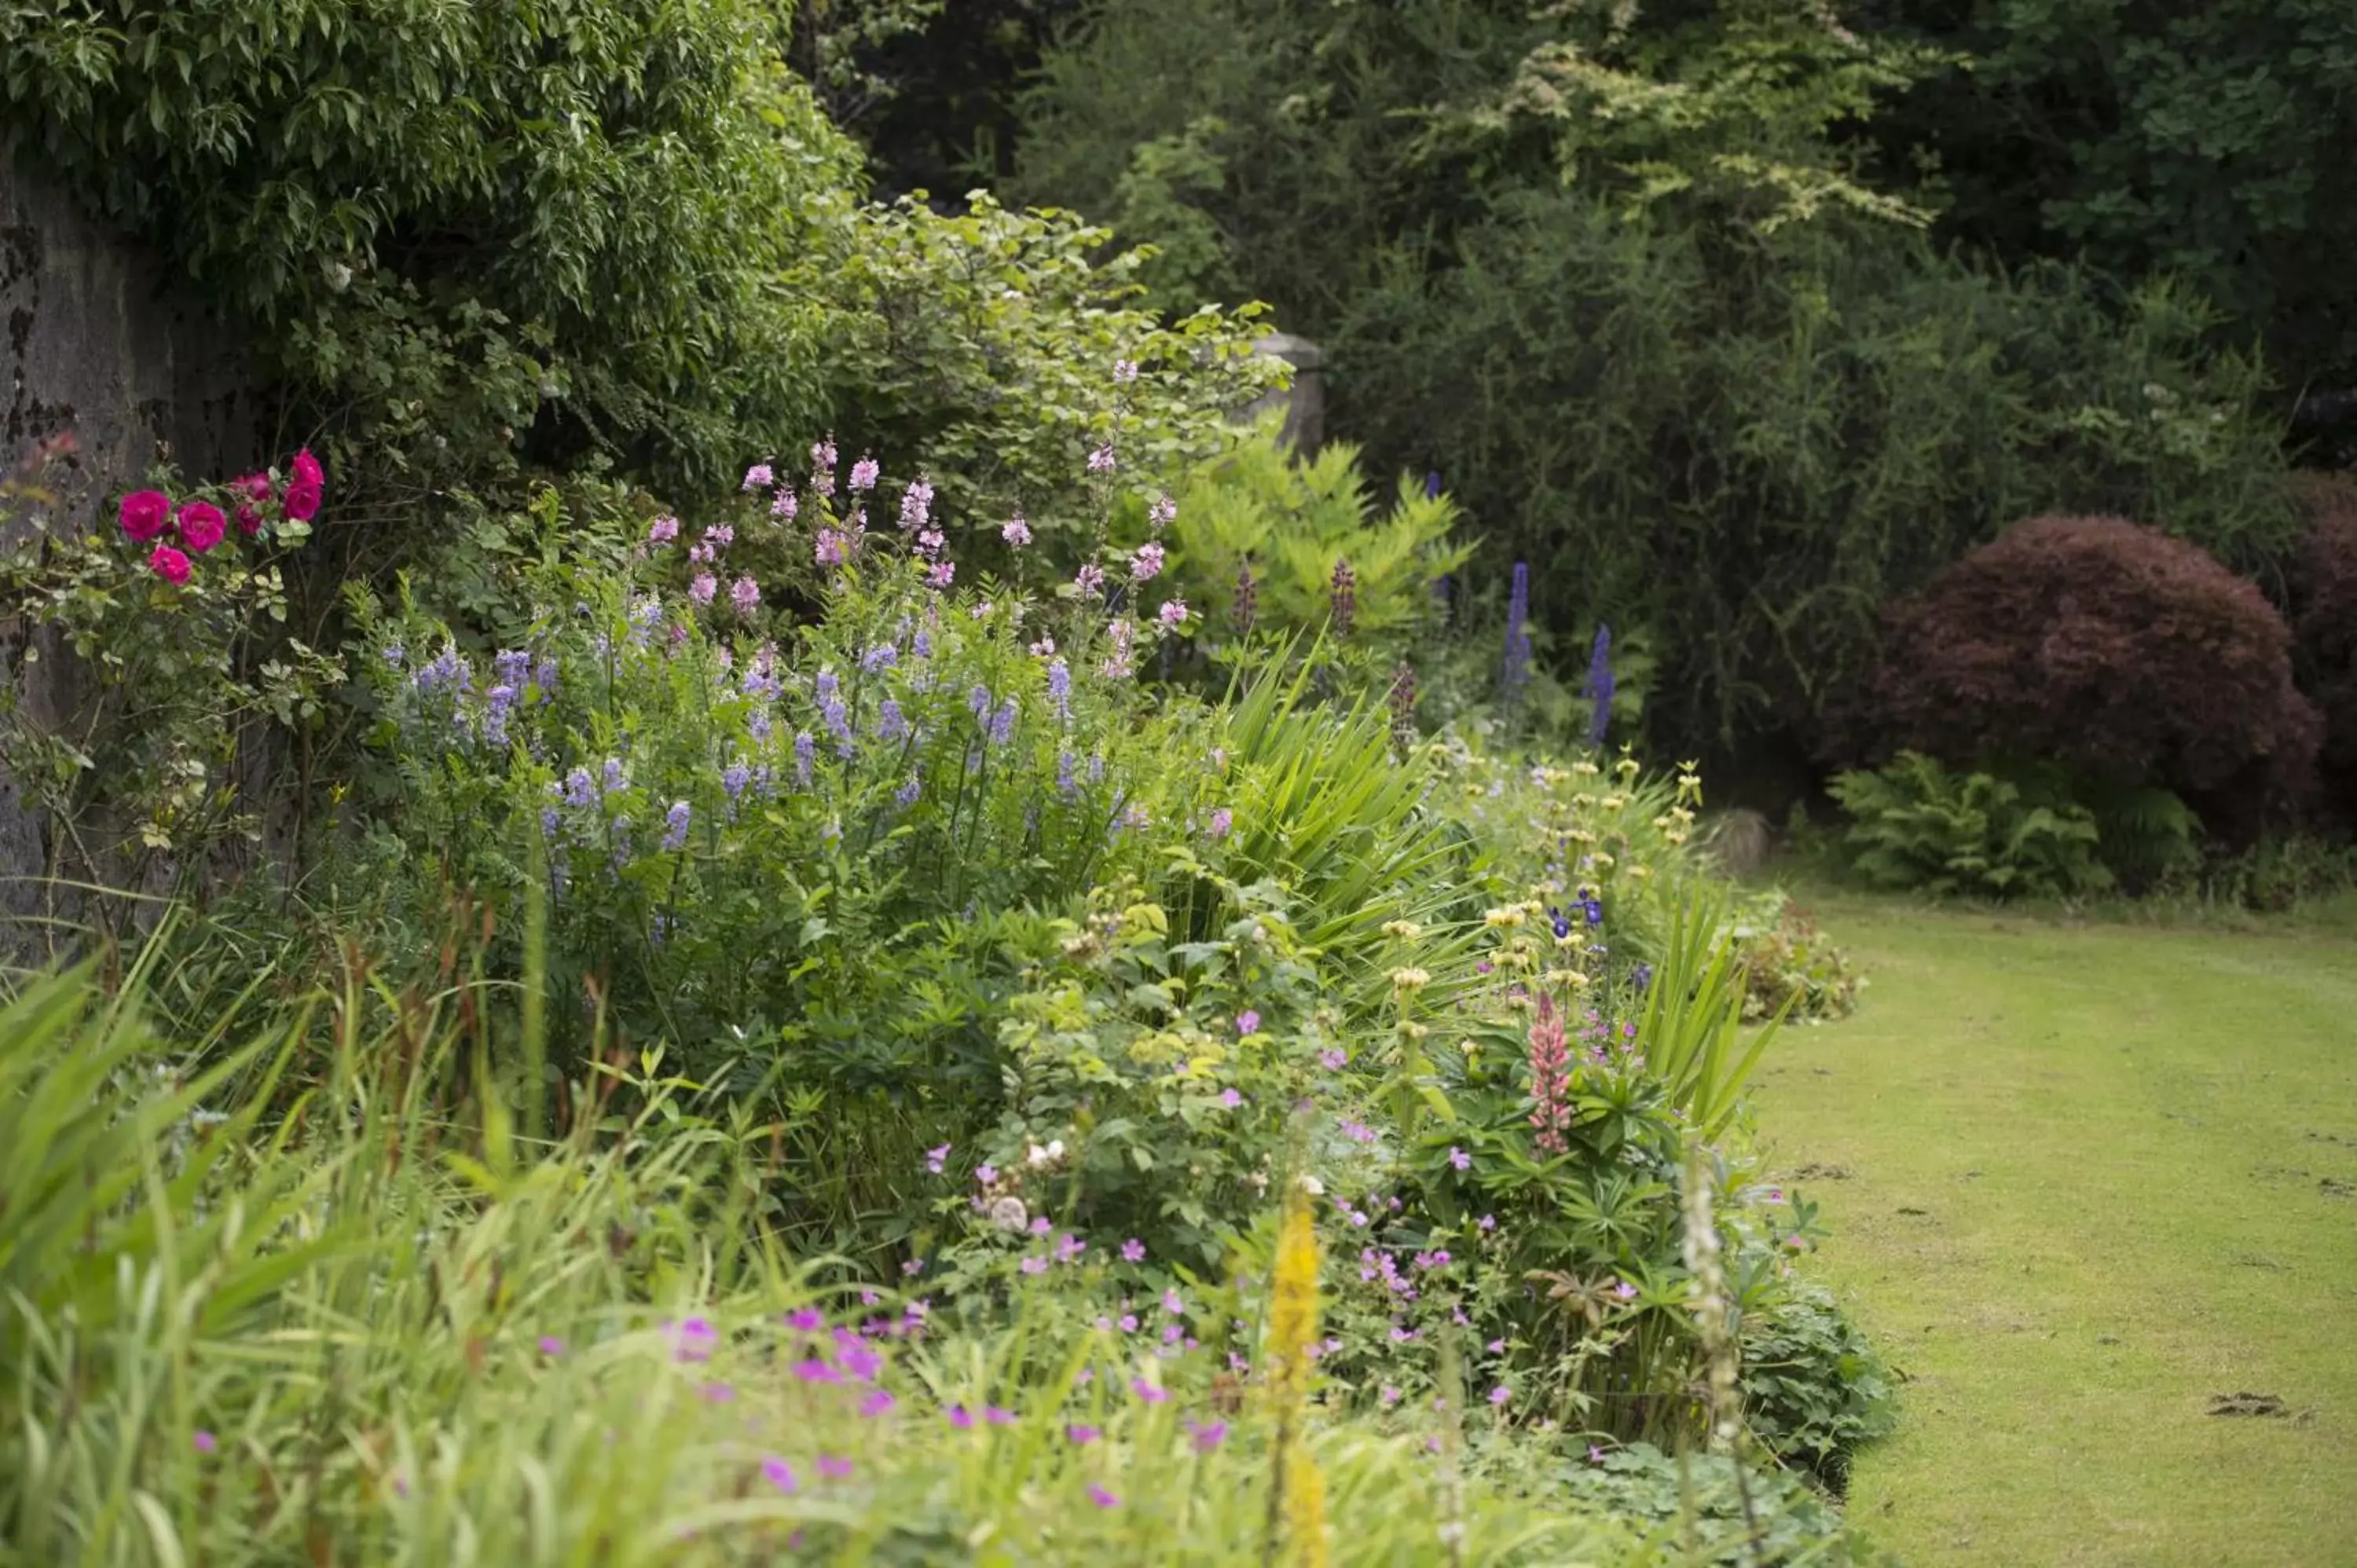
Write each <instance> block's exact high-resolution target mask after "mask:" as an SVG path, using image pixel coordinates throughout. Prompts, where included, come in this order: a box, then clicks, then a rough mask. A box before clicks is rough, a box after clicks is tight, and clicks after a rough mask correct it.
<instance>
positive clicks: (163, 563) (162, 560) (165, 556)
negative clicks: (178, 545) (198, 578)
mask: <svg viewBox="0 0 2357 1568" xmlns="http://www.w3.org/2000/svg"><path fill="white" fill-rule="evenodd" d="M147 564H148V565H149V566H150V567H152V568H154V570H155V573H156V575H157V576H158V577H161V578H163V579H164V581H166V582H167V583H169V584H171V585H173V586H175V587H178V585H180V584H182V583H185V582H187V581H188V557H187V556H185V555H183V554H181V553H179V552H178V551H177V550H175V549H173V548H172V547H171V546H170V545H168V544H158V545H157V546H156V553H154V554H153V555H150V556H149V557H147Z"/></svg>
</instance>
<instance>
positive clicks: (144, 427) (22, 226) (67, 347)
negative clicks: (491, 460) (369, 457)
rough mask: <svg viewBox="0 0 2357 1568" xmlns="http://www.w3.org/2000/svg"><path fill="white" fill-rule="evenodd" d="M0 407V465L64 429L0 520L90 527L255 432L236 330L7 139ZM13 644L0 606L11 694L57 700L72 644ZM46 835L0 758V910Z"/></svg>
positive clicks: (217, 461) (65, 703)
mask: <svg viewBox="0 0 2357 1568" xmlns="http://www.w3.org/2000/svg"><path fill="white" fill-rule="evenodd" d="M0 409H5V412H0V474H5V473H7V472H11V471H13V470H15V469H16V467H17V466H18V465H19V464H21V463H22V462H24V461H25V459H26V458H27V455H28V454H29V453H30V452H31V450H32V449H33V447H34V446H35V445H36V444H37V443H39V442H42V441H45V440H48V439H49V438H51V437H54V436H57V435H63V434H67V433H70V434H71V435H72V437H73V444H74V447H73V450H72V452H71V453H70V455H68V456H64V457H62V458H60V459H59V460H58V461H56V462H53V463H51V464H50V465H49V466H48V467H47V468H46V469H45V470H44V472H43V474H42V483H43V486H44V488H45V489H47V490H48V492H49V493H50V495H51V497H52V498H53V499H51V500H49V501H48V502H47V503H46V504H45V505H44V507H43V512H44V514H45V515H42V516H32V517H28V516H27V515H23V514H21V510H20V515H17V516H15V517H11V516H9V515H8V514H7V513H6V512H5V510H0V529H21V528H26V527H32V526H46V527H49V528H61V527H88V526H90V525H91V521H92V520H93V519H94V518H98V517H100V516H102V512H103V510H104V509H105V508H106V506H107V505H108V503H109V501H110V500H111V499H112V498H113V496H115V495H117V494H119V493H120V492H121V491H122V490H124V489H127V488H129V487H130V484H131V482H132V481H134V480H135V479H136V478H137V477H138V476H139V475H140V474H141V473H142V472H144V471H145V468H146V467H147V466H148V465H149V464H150V463H152V462H154V461H155V460H156V458H157V457H158V456H166V457H168V458H169V459H170V460H171V461H173V462H175V463H177V464H178V466H179V467H181V468H182V469H183V470H184V471H186V472H188V473H190V474H202V475H208V476H212V475H221V474H225V473H232V472H237V471H241V470H242V469H244V468H246V467H252V466H253V463H254V461H255V460H256V459H257V458H258V457H259V456H261V453H262V450H263V446H264V443H263V440H262V439H261V437H262V431H261V418H262V410H261V409H260V407H259V405H258V404H257V403H256V401H255V399H254V396H253V392H251V391H250V390H249V387H248V385H247V382H246V381H245V378H244V375H243V373H242V365H241V362H240V356H239V350H238V339H237V338H236V336H235V335H234V334H233V333H231V331H229V330H228V329H227V328H224V327H223V326H222V325H221V323H220V322H218V321H217V320H214V319H212V318H210V317H208V316H207V315H206V314H205V313H204V312H203V311H202V310H200V309H198V308H196V307H195V306H193V305H192V304H191V303H190V300H189V297H188V291H187V290H186V289H185V288H181V287H177V286H175V285H174V284H173V280H169V279H167V277H166V276H165V275H164V273H163V270H162V268H161V267H159V266H158V265H157V264H156V260H155V259H154V258H153V257H152V256H150V255H149V254H147V253H146V252H145V251H144V250H143V249H142V248H141V247H140V246H138V245H137V244H135V243H134V242H131V241H130V240H128V239H126V238H124V236H123V235H121V234H119V233H116V232H114V231H112V230H110V229H108V228H107V227H106V226H104V225H103V224H100V223H96V222H93V221H91V220H90V219H89V218H88V217H87V216H85V215H84V214H83V213H82V211H81V209H80V208H79V207H77V206H76V205H75V203H74V201H73V199H71V197H70V196H69V195H68V194H67V193H66V192H65V191H64V190H63V189H61V188H59V186H57V185H56V184H55V183H53V182H52V181H50V180H49V179H48V178H46V177H44V176H43V174H42V172H41V170H40V168H39V167H38V163H37V161H36V159H35V157H34V156H33V155H30V154H24V153H20V154H18V155H16V156H13V157H12V156H11V155H9V154H8V153H6V152H5V151H0ZM25 644H26V633H25V629H24V628H22V627H19V626H16V625H13V624H11V623H10V622H9V621H8V620H7V619H6V618H5V614H4V613H0V681H11V682H16V681H18V680H19V678H20V677H26V678H25V679H23V680H22V682H21V683H20V685H19V691H20V694H21V698H22V700H23V701H24V702H25V703H27V706H28V708H29V709H30V710H31V711H32V712H33V713H35V714H57V713H59V712H67V711H70V709H71V707H72V705H73V701H74V697H73V692H72V690H71V686H72V680H73V677H72V672H71V669H70V660H68V659H65V658H63V657H48V658H44V659H43V660H40V661H39V662H38V664H35V665H33V666H31V667H29V669H28V667H27V665H26V664H25V662H24V660H23V654H24V652H25ZM45 837H46V835H45V833H44V831H43V827H42V824H41V822H39V821H38V818H36V817H35V816H34V815H32V814H30V813H27V811H24V810H23V809H22V808H21V807H20V806H19V804H18V802H17V795H16V788H15V785H14V784H13V782H12V781H11V780H10V779H8V778H7V777H6V775H5V771H0V925H5V924H6V923H8V922H10V921H12V920H16V919H21V918H23V917H25V916H26V915H27V914H29V913H30V912H32V910H33V909H34V908H35V907H36V905H37V904H38V889H36V888H34V887H33V886H30V885H29V884H28V883H27V881H26V880H25V879H26V878H27V877H38V875H40V874H41V872H42V870H43V867H44V858H45V857H44V842H45ZM5 934H7V933H5V932H0V935H5ZM18 934H21V933H18ZM14 945H16V944H13V943H0V946H14Z"/></svg>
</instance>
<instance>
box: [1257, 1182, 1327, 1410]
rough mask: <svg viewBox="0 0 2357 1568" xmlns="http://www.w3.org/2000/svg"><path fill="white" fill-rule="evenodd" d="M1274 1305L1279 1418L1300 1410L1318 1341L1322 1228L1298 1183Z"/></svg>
mask: <svg viewBox="0 0 2357 1568" xmlns="http://www.w3.org/2000/svg"><path fill="white" fill-rule="evenodd" d="M1272 1293H1273V1295H1274V1298H1275V1299H1274V1300H1272V1301H1271V1302H1270V1304H1269V1315H1268V1324H1269V1345H1268V1351H1269V1372H1268V1390H1269V1396H1270V1397H1271V1398H1272V1399H1274V1400H1275V1402H1276V1403H1277V1407H1278V1413H1279V1415H1280V1416H1283V1415H1286V1414H1288V1413H1291V1412H1297V1411H1298V1410H1299V1408H1300V1402H1301V1399H1302V1397H1303V1396H1304V1395H1305V1394H1306V1393H1307V1392H1308V1388H1309V1348H1310V1347H1311V1346H1312V1345H1314V1344H1316V1343H1317V1340H1318V1226H1317V1223H1316V1221H1315V1220H1314V1219H1312V1217H1311V1215H1310V1212H1309V1193H1308V1188H1307V1187H1305V1186H1304V1185H1303V1184H1301V1183H1298V1182H1297V1183H1296V1184H1295V1185H1294V1187H1293V1190H1292V1192H1291V1193H1290V1194H1289V1195H1288V1196H1287V1197H1286V1203H1285V1223H1284V1224H1283V1226H1282V1227H1281V1228H1280V1229H1279V1230H1278V1231H1277V1234H1276V1269H1275V1278H1274V1280H1273V1281H1272Z"/></svg>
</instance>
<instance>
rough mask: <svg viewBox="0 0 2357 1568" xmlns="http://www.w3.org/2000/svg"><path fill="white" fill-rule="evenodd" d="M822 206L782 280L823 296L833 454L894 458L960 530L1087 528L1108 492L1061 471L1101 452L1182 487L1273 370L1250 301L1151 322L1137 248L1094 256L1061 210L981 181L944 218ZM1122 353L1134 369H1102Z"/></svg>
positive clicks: (1083, 230) (923, 210) (899, 207)
mask: <svg viewBox="0 0 2357 1568" xmlns="http://www.w3.org/2000/svg"><path fill="white" fill-rule="evenodd" d="M831 211H832V214H833V220H832V221H831V222H830V223H829V224H827V225H826V226H825V228H824V230H823V232H822V233H820V234H819V235H817V236H816V237H815V239H814V242H813V244H812V245H811V247H810V248H809V249H807V250H806V251H805V252H803V253H802V254H801V255H800V256H799V257H798V258H797V260H796V261H795V263H794V264H793V265H792V267H791V269H789V271H788V272H787V273H786V274H785V280H784V281H785V285H786V286H787V288H788V289H789V290H790V291H791V293H793V294H794V295H798V296H802V297H807V298H812V299H816V300H823V301H824V302H826V305H827V307H828V312H829V314H828V319H827V325H826V330H825V336H824V342H825V351H826V365H827V369H826V387H827V397H828V400H829V402H830V403H831V405H832V406H833V407H834V410H835V413H836V417H837V419H838V422H839V429H840V432H841V435H842V436H843V439H844V442H845V446H846V449H847V450H875V451H880V452H889V453H896V454H905V455H906V456H907V458H908V460H909V462H911V463H913V464H915V465H917V466H918V467H921V468H922V469H923V470H924V471H926V472H927V473H928V474H930V475H931V477H932V478H933V479H934V481H935V483H936V484H938V485H939V486H940V487H941V490H942V501H943V505H944V508H945V510H948V511H950V512H951V513H952V515H953V516H954V517H955V518H956V519H957V520H958V522H959V524H960V526H961V528H962V529H963V531H965V533H966V536H967V537H968V538H969V539H983V538H985V537H986V536H987V535H990V534H995V532H996V530H997V528H998V526H999V525H1000V524H1001V523H1003V522H1004V521H1006V519H1007V518H1008V517H1010V516H1013V515H1026V516H1028V518H1029V520H1030V521H1031V523H1032V525H1033V526H1034V527H1037V528H1040V529H1042V530H1045V531H1048V532H1054V533H1062V534H1065V535H1068V536H1069V535H1072V534H1076V533H1082V532H1085V531H1086V530H1087V529H1088V528H1090V527H1091V526H1092V525H1093V524H1094V523H1095V522H1096V521H1097V520H1098V518H1099V516H1100V514H1101V508H1102V501H1103V496H1102V495H1101V494H1100V493H1099V491H1100V489H1102V487H1101V486H1099V485H1097V484H1095V483H1093V482H1092V480H1091V479H1090V478H1074V476H1082V475H1083V474H1084V470H1083V467H1082V458H1083V457H1084V456H1086V455H1087V454H1088V453H1089V452H1090V451H1091V450H1092V449H1094V448H1096V447H1098V446H1103V445H1105V444H1110V445H1111V446H1113V448H1114V453H1115V456H1116V459H1117V461H1118V462H1119V463H1120V465H1121V467H1120V468H1119V469H1118V470H1117V472H1119V473H1121V474H1122V475H1123V476H1124V477H1125V482H1128V483H1133V484H1146V483H1153V482H1158V483H1161V484H1164V485H1173V484H1176V483H1177V482H1178V479H1179V476H1180V475H1182V474H1183V473H1185V472H1186V471H1187V470H1188V469H1189V467H1192V466H1193V465H1195V464H1197V463H1199V462H1201V461H1203V460H1204V459H1206V458H1208V457H1210V456H1213V455H1215V454H1217V453H1219V452H1222V451H1223V450H1225V449H1226V448H1227V447H1228V446H1229V445H1230V444H1231V443H1232V441H1233V439H1234V432H1233V431H1232V429H1231V427H1230V424H1229V417H1230V415H1231V414H1232V412H1233V411H1234V410H1235V409H1236V408H1238V407H1240V406H1242V405H1243V403H1248V402H1250V401H1251V400H1252V399H1253V398H1254V396H1256V395H1257V394H1258V393H1259V392H1262V391H1264V390H1265V388H1266V387H1267V386H1268V385H1269V384H1270V383H1271V382H1272V381H1273V380H1274V379H1275V377H1276V376H1277V375H1278V374H1280V373H1281V371H1282V367H1281V366H1279V365H1278V364H1276V363H1275V361H1273V360H1269V359H1267V358H1266V357H1265V356H1261V355H1257V354H1254V352H1253V351H1252V349H1251V339H1252V338H1253V336H1254V330H1255V324H1256V322H1257V321H1258V318H1259V312H1258V311H1257V310H1256V309H1254V308H1252V307H1249V306H1247V307H1245V308H1242V309H1238V310H1234V311H1224V312H1223V311H1221V310H1218V309H1216V308H1212V307H1210V306H1206V307H1205V308H1203V309H1201V310H1199V311H1196V312H1194V313H1192V314H1189V315H1188V316H1187V317H1183V318H1182V319H1180V320H1178V321H1177V322H1175V323H1172V324H1170V325H1168V326H1166V325H1164V324H1163V323H1162V321H1161V320H1160V319H1158V318H1157V316H1155V315H1154V314H1153V313H1152V312H1150V311H1149V310H1147V309H1146V308H1143V306H1142V305H1141V302H1140V300H1139V298H1138V295H1140V292H1141V290H1142V288H1143V286H1144V285H1142V284H1141V283H1140V282H1139V281H1138V280H1139V275H1140V268H1141V267H1142V266H1144V265H1146V258H1144V257H1143V256H1141V255H1139V254H1137V253H1135V252H1121V253H1116V254H1114V255H1112V256H1110V257H1105V256H1103V254H1102V252H1103V249H1104V246H1105V243H1106V241H1107V240H1108V239H1109V238H1110V236H1109V233H1108V231H1105V230H1103V229H1101V228H1096V227H1092V226H1091V225H1089V224H1088V223H1085V222H1083V221H1082V220H1081V219H1080V218H1078V217H1077V216H1075V215H1074V214H1072V213H1070V212H1014V211H1010V210H1008V209H1006V208H1004V207H1001V206H1000V205H999V204H998V203H997V202H996V201H995V200H993V199H991V198H990V196H989V195H988V194H987V193H985V192H982V191H976V192H974V193H973V194H972V195H971V196H970V197H969V198H968V202H967V209H966V211H965V212H964V213H963V214H961V215H958V216H954V217H945V216H942V214H940V213H937V212H935V211H933V210H932V209H931V208H929V207H927V206H926V205H924V204H923V202H921V201H920V200H918V199H914V198H910V199H904V200H901V201H899V202H896V203H893V204H892V205H890V206H854V205H853V204H852V203H850V202H849V201H848V199H841V198H838V199H836V200H835V201H834V204H833V207H832V208H831ZM1123 363H1126V364H1131V365H1135V366H1136V367H1137V374H1136V376H1135V379H1128V380H1125V379H1120V378H1119V377H1117V376H1116V373H1115V367H1116V365H1117V364H1123ZM961 553H962V554H963V553H967V547H966V546H964V545H963V544H962V548H961ZM1064 553H1066V554H1075V553H1080V547H1079V546H1078V544H1077V542H1076V543H1075V547H1074V548H1072V549H1071V550H1068V551H1066V552H1064Z"/></svg>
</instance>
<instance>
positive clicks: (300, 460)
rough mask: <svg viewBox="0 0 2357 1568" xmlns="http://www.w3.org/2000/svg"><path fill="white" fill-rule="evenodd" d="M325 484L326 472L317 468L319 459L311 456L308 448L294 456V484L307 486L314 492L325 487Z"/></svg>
mask: <svg viewBox="0 0 2357 1568" xmlns="http://www.w3.org/2000/svg"><path fill="white" fill-rule="evenodd" d="M327 482H328V471H327V470H326V469H325V468H322V467H319V459H317V457H314V456H311V449H310V448H309V447H308V446H306V447H304V448H303V450H301V451H300V452H297V453H296V454H295V483H296V484H297V485H308V486H310V487H311V488H312V489H315V490H316V489H322V488H323V487H325V486H326V484H327ZM287 488H288V489H293V488H294V487H293V486H291V485H290V486H289V487H287Z"/></svg>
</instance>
